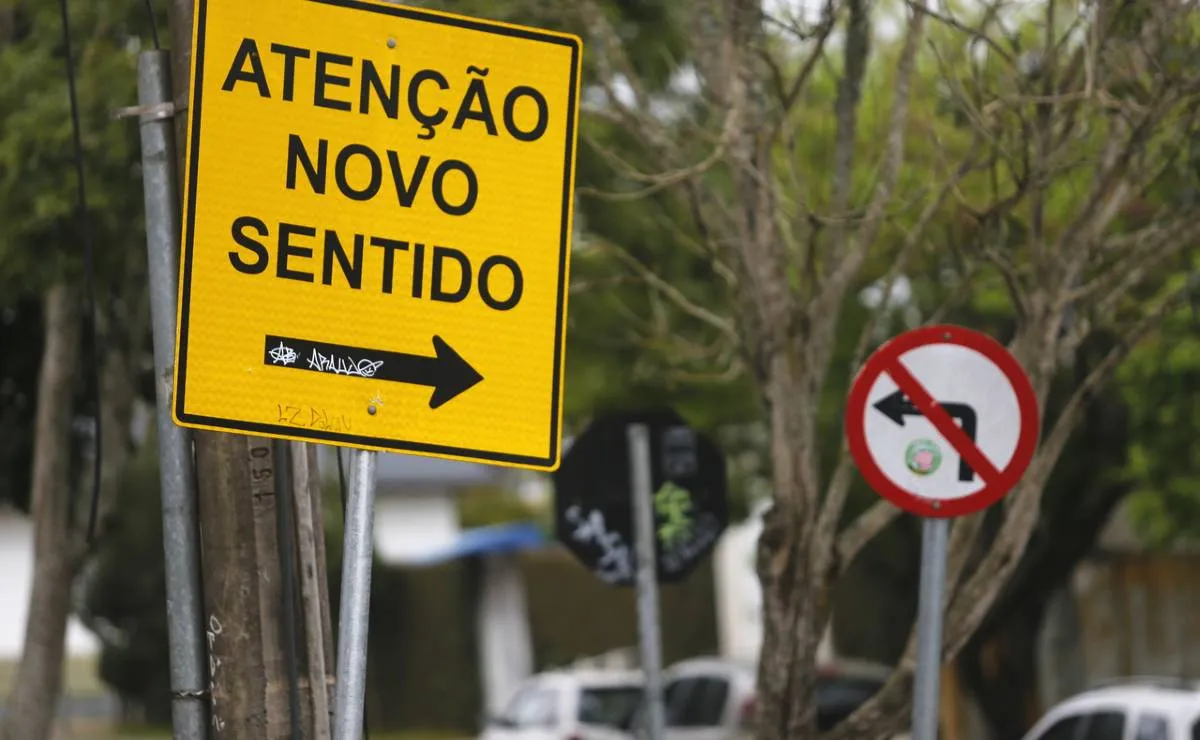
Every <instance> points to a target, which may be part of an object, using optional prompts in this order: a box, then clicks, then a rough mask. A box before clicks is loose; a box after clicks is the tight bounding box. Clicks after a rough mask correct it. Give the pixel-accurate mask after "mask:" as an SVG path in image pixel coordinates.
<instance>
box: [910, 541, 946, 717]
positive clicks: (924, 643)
mask: <svg viewBox="0 0 1200 740" xmlns="http://www.w3.org/2000/svg"><path fill="white" fill-rule="evenodd" d="M949 531H950V522H949V520H947V519H926V520H925V521H924V522H923V523H922V531H921V585H920V589H921V590H920V594H919V599H918V607H917V668H916V674H915V676H914V678H913V717H912V740H937V736H938V707H939V698H940V697H939V693H940V691H941V669H942V612H943V607H944V606H945V605H944V603H943V602H944V601H945V592H946V544H947V540H948V533H949Z"/></svg>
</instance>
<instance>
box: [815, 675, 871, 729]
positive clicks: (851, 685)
mask: <svg viewBox="0 0 1200 740" xmlns="http://www.w3.org/2000/svg"><path fill="white" fill-rule="evenodd" d="M881 688H883V683H882V682H881V681H875V680H872V679H861V678H822V679H819V680H818V681H817V728H818V729H819V730H820V731H821V732H824V731H826V730H831V729H833V728H834V727H835V726H836V725H838V724H840V723H841V722H842V720H844V719H846V718H847V717H849V716H850V715H851V714H854V710H856V709H858V708H859V706H861V705H862V704H864V703H865V702H866V701H867V700H868V699H870V698H871V697H872V696H874V695H875V692H877V691H879V690H880V689H881Z"/></svg>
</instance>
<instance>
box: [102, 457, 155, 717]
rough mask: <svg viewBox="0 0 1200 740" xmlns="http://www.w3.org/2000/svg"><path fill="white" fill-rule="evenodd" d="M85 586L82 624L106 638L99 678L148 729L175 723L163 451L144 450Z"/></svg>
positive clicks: (125, 483) (126, 483)
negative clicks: (167, 606) (172, 717)
mask: <svg viewBox="0 0 1200 740" xmlns="http://www.w3.org/2000/svg"><path fill="white" fill-rule="evenodd" d="M115 512H116V513H115V514H114V516H113V518H112V519H111V520H110V522H109V524H108V529H107V532H106V536H105V538H104V540H103V541H102V542H101V544H100V546H99V548H98V550H97V552H96V556H95V559H94V561H93V563H92V565H91V570H90V572H89V576H88V577H87V578H86V580H85V585H86V591H85V595H84V608H83V609H82V610H81V611H82V614H81V616H82V617H83V621H84V623H85V624H87V625H88V626H89V627H91V629H92V630H93V631H94V632H96V634H97V635H98V636H100V637H101V640H102V643H103V648H102V651H101V656H100V678H101V679H103V681H104V682H105V683H106V684H108V685H109V686H110V687H111V688H112V689H113V690H114V691H116V692H117V693H118V694H119V695H120V696H121V698H122V699H123V700H124V701H125V702H127V703H128V704H130V705H133V706H138V707H140V708H141V709H142V710H143V711H144V712H145V718H146V720H147V721H148V722H150V723H167V722H169V721H170V702H171V697H170V664H169V662H168V655H169V651H168V649H167V621H166V609H165V604H166V600H167V590H166V572H165V569H164V565H163V538H162V499H161V487H160V484H159V477H158V447H157V445H156V444H153V443H149V444H146V445H144V446H143V447H142V448H141V450H139V452H138V455H137V457H136V459H135V460H134V461H133V462H132V464H131V465H130V467H129V469H128V470H127V471H126V474H125V476H124V478H123V480H122V482H121V487H120V492H119V495H118V500H117V505H116V507H115Z"/></svg>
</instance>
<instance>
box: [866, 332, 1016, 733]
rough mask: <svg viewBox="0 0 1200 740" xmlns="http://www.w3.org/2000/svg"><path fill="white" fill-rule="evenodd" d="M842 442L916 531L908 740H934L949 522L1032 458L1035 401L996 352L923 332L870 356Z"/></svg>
mask: <svg viewBox="0 0 1200 740" xmlns="http://www.w3.org/2000/svg"><path fill="white" fill-rule="evenodd" d="M845 428H846V441H847V442H848V444H849V447H850V454H851V456H852V457H853V458H854V462H855V464H857V466H858V469H859V471H860V472H861V473H862V476H863V478H864V479H865V480H866V481H867V483H868V484H870V486H871V487H872V488H873V489H875V491H876V492H877V493H879V495H881V496H883V497H884V498H886V499H887V500H889V501H891V502H892V503H893V504H895V505H896V506H898V507H900V508H901V509H903V510H905V511H908V512H910V513H912V514H916V515H917V516H920V517H922V518H923V519H924V523H923V527H922V538H921V586H920V598H919V608H918V613H917V667H916V676H915V683H914V689H913V726H912V738H913V740H936V738H937V732H938V724H937V723H938V703H939V675H940V670H941V642H942V611H943V601H944V591H945V581H946V554H947V553H946V548H947V538H948V532H949V520H950V518H953V517H959V516H966V515H968V514H974V513H977V512H979V511H982V510H984V509H986V508H987V507H989V506H991V505H992V504H994V503H996V502H997V501H999V500H1000V499H1002V498H1004V496H1005V495H1006V494H1007V493H1008V492H1009V491H1010V490H1012V488H1013V487H1014V486H1015V485H1016V484H1017V482H1018V481H1020V479H1021V476H1022V475H1024V474H1025V471H1026V469H1028V467H1029V463H1030V462H1031V461H1032V460H1033V455H1034V452H1035V451H1036V449H1037V443H1038V434H1039V422H1038V403H1037V395H1036V394H1035V393H1034V390H1033V385H1032V384H1031V383H1030V382H1029V377H1028V376H1027V375H1026V374H1025V371H1024V369H1022V367H1021V365H1020V363H1019V362H1017V359H1016V358H1015V357H1013V356H1012V355H1011V354H1010V353H1009V352H1008V350H1006V349H1005V348H1004V347H1003V345H1001V344H1000V343H999V342H997V341H996V340H994V339H992V338H991V337H989V336H987V335H986V334H981V333H979V332H977V331H972V330H971V329H965V328H963V327H960V326H951V325H940V326H927V327H922V328H920V329H914V330H913V331H909V332H906V333H904V334H901V335H899V336H897V337H895V338H893V339H892V340H890V341H889V342H887V343H886V344H884V345H883V346H882V347H880V348H879V349H878V350H876V351H875V353H874V354H872V355H871V356H870V357H869V358H868V359H867V361H866V363H864V365H863V367H862V370H860V371H859V373H858V376H857V377H856V378H855V379H854V383H853V385H852V386H851V388H850V396H849V398H848V399H847V403H846V424H845Z"/></svg>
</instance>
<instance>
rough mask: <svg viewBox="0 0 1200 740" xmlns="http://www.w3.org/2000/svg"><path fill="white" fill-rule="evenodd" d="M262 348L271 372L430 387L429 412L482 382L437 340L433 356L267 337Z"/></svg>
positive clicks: (477, 374) (448, 347) (436, 338)
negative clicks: (281, 369) (306, 372)
mask: <svg viewBox="0 0 1200 740" xmlns="http://www.w3.org/2000/svg"><path fill="white" fill-rule="evenodd" d="M264 347H265V348H264V350H263V363H264V364H267V365H270V366H272V367H288V368H291V369H295V370H310V371H312V372H316V373H326V374H329V375H346V376H351V377H359V378H375V379H377V380H387V381H391V382H393V383H408V384H411V385H426V386H430V387H432V388H433V395H431V396H430V397H429V408H431V409H436V408H439V407H440V406H442V405H444V404H445V403H447V402H448V401H451V400H453V399H454V398H456V397H457V396H459V395H460V394H462V393H464V392H466V391H468V390H470V389H471V388H473V387H474V386H475V385H476V384H477V383H479V382H480V381H481V380H483V376H482V375H480V374H479V372H478V371H477V370H476V369H475V368H473V367H471V365H470V364H469V363H468V362H467V361H466V360H464V359H463V358H462V356H461V355H459V354H458V353H457V352H455V351H454V349H453V348H451V347H450V345H449V344H446V342H445V340H443V339H442V338H441V337H439V336H437V335H434V337H433V351H434V355H433V356H432V357H430V356H427V355H412V354H407V353H403V352H389V351H387V350H379V349H365V348H363V347H350V346H347V345H344V344H331V343H329V342H314V341H310V340H307V339H294V338H291V337H278V336H272V335H269V334H268V335H267V338H266V343H265V345H264Z"/></svg>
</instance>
